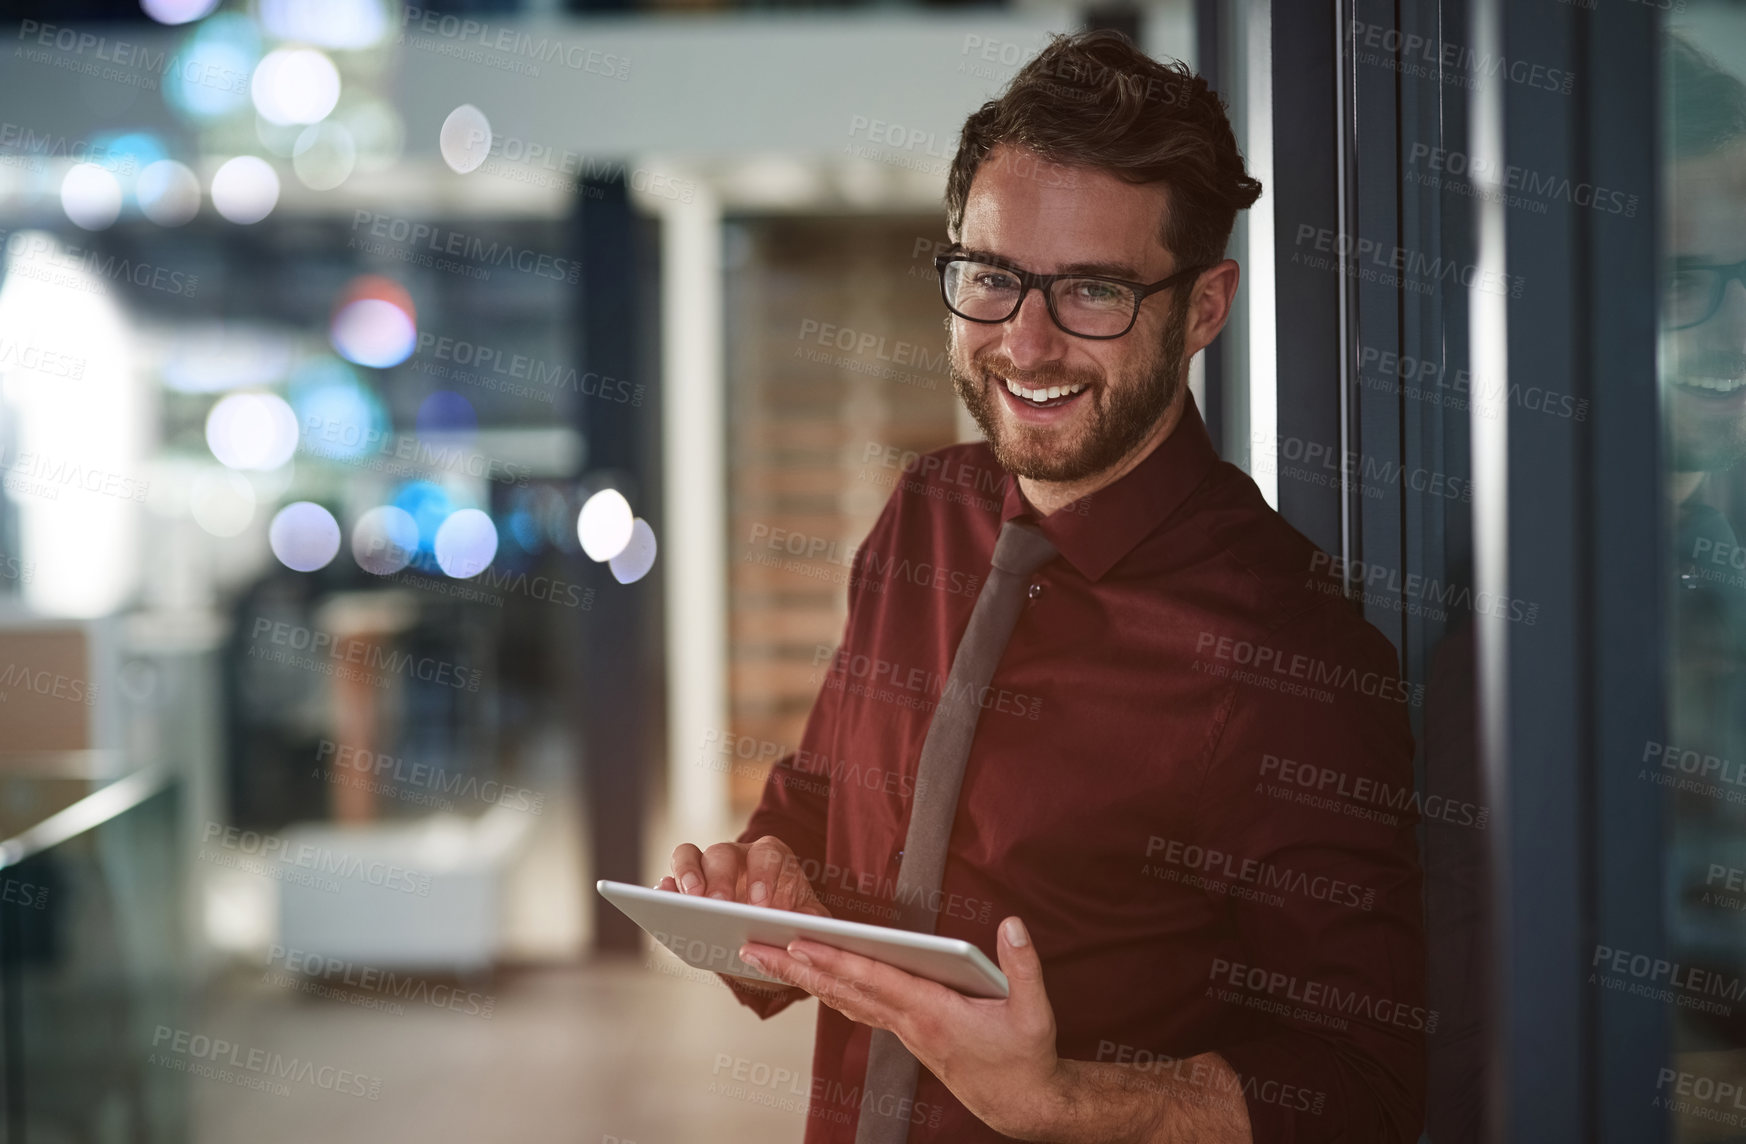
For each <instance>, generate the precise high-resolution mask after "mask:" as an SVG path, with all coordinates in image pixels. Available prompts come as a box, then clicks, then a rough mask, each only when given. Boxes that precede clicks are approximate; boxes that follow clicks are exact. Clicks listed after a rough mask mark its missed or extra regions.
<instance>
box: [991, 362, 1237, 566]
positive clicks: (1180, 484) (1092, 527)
mask: <svg viewBox="0 0 1746 1144" xmlns="http://www.w3.org/2000/svg"><path fill="white" fill-rule="evenodd" d="M1218 459H1219V458H1218V453H1217V452H1216V451H1214V449H1213V445H1212V438H1211V437H1210V436H1208V435H1207V431H1206V423H1205V422H1204V421H1202V420H1201V416H1200V409H1199V408H1198V407H1197V406H1196V405H1195V403H1194V394H1193V393H1190V394H1189V395H1188V398H1187V400H1186V401H1185V402H1184V403H1183V407H1182V417H1181V419H1180V420H1179V421H1178V422H1177V423H1176V428H1175V429H1174V430H1172V431H1171V433H1170V436H1168V437H1166V438H1165V439H1164V440H1163V442H1161V443H1160V444H1159V445H1158V446H1157V448H1155V449H1153V450H1152V451H1151V452H1150V453H1148V454H1147V455H1146V458H1145V460H1143V461H1141V462H1140V463H1139V464H1138V465H1135V466H1134V467H1133V468H1132V469H1130V470H1128V471H1127V472H1126V473H1124V474H1123V475H1122V476H1121V478H1120V479H1118V480H1117V481H1115V482H1114V483H1113V484H1109V485H1105V486H1104V487H1103V488H1101V489H1099V490H1097V491H1096V492H1095V493H1092V494H1090V495H1089V496H1085V497H1081V498H1080V499H1079V500H1077V501H1074V502H1073V503H1072V504H1070V505H1065V506H1063V507H1062V508H1059V509H1057V510H1055V511H1054V512H1052V513H1050V514H1049V515H1048V516H1045V517H1041V518H1038V516H1037V513H1036V510H1035V509H1033V508H1032V507H1031V506H1030V505H1029V504H1028V503H1027V502H1026V501H1025V498H1024V495H1023V494H1022V493H1020V492H1019V485H1018V478H1016V477H1014V476H1013V475H1012V474H1011V473H1008V474H1007V475H1006V498H1005V503H1004V504H1003V506H1002V508H1001V513H1000V520H1001V523H1002V524H1005V523H1006V522H1007V521H1009V520H1012V519H1014V518H1015V517H1021V516H1022V517H1025V518H1027V519H1029V520H1032V521H1034V522H1036V524H1037V526H1038V527H1039V528H1041V529H1042V530H1043V535H1044V536H1047V537H1048V538H1049V540H1050V541H1051V542H1052V543H1053V544H1054V545H1055V547H1056V548H1058V549H1060V551H1061V555H1062V556H1064V557H1066V558H1067V562H1068V563H1070V564H1072V565H1073V567H1074V568H1076V569H1078V571H1079V573H1080V575H1082V576H1084V577H1085V578H1086V579H1087V580H1091V581H1097V580H1101V579H1103V576H1104V574H1105V573H1107V572H1108V571H1109V570H1110V569H1111V568H1113V567H1115V565H1116V562H1117V561H1119V560H1121V558H1122V557H1124V556H1126V555H1127V554H1128V553H1129V552H1132V551H1133V549H1134V546H1135V545H1137V544H1139V543H1140V541H1141V540H1143V539H1145V538H1146V537H1147V536H1148V535H1150V534H1151V533H1152V531H1153V530H1154V529H1156V528H1157V527H1158V526H1159V525H1160V524H1162V523H1163V522H1164V520H1165V518H1167V517H1168V516H1169V515H1170V514H1171V513H1172V512H1174V511H1175V509H1176V507H1177V506H1178V505H1180V504H1181V503H1182V502H1183V501H1184V500H1185V499H1186V498H1187V497H1188V494H1189V493H1190V492H1191V491H1193V489H1194V488H1195V486H1197V485H1199V484H1200V482H1201V481H1202V479H1204V478H1205V477H1206V475H1207V473H1208V472H1210V471H1211V470H1212V467H1213V466H1214V465H1215V464H1217V463H1218Z"/></svg>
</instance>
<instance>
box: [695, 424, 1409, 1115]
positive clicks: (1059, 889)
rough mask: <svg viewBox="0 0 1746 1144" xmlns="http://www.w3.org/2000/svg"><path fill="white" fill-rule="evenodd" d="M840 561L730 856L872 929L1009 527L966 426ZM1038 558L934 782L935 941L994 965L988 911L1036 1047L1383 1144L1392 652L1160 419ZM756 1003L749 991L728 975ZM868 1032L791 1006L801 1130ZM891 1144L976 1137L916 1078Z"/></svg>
mask: <svg viewBox="0 0 1746 1144" xmlns="http://www.w3.org/2000/svg"><path fill="white" fill-rule="evenodd" d="M863 476H864V477H866V478H867V479H869V480H883V481H886V482H888V483H894V486H895V487H894V488H893V491H892V495H891V498H890V500H889V501H888V502H887V504H886V506H885V510H884V512H883V514H882V515H881V516H880V518H879V520H878V522H877V523H876V524H875V525H874V526H873V530H872V532H871V533H869V534H868V536H867V539H866V540H865V541H864V542H863V543H862V545H861V547H860V549H859V550H858V551H857V552H856V555H855V559H854V564H853V575H852V578H851V581H850V589H849V615H848V622H847V625H846V628H845V630H844V633H843V640H842V643H841V645H840V646H839V647H838V648H834V649H833V648H829V647H821V648H819V649H818V651H817V654H816V656H815V662H816V665H817V673H818V676H819V680H820V684H821V690H820V692H819V697H818V701H817V703H816V704H815V705H814V707H813V709H812V713H811V715H810V717H809V718H808V721H807V724H806V730H805V733H804V736H803V738H802V742H801V744H800V748H799V749H798V750H797V751H796V752H794V753H792V754H790V755H789V756H787V757H785V758H784V759H782V760H781V761H780V762H779V763H778V764H777V765H776V766H775V768H774V769H773V770H772V771H771V774H770V778H769V780H768V782H767V784H766V786H765V789H764V794H763V797H762V799H761V801H760V802H759V804H758V807H757V809H756V811H754V812H753V814H752V817H751V819H750V821H749V823H748V824H747V826H746V829H745V831H744V832H743V833H742V834H741V835H740V836H739V840H740V841H751V840H753V839H755V838H758V837H761V836H763V835H766V834H773V835H775V836H777V837H778V838H781V839H782V840H783V841H784V842H786V843H787V844H788V845H789V846H790V847H792V848H793V850H794V852H795V853H796V854H797V855H798V856H800V858H801V860H802V861H803V863H804V864H805V865H804V869H805V871H806V874H807V876H808V878H809V880H810V881H811V882H812V884H813V886H814V888H815V889H816V890H817V892H818V894H819V896H820V898H821V899H822V900H823V902H824V903H825V905H826V906H827V908H829V909H830V910H831V911H832V912H833V913H834V914H835V915H837V916H838V917H845V918H851V919H856V920H861V921H870V922H888V921H889V920H890V918H891V914H890V908H889V903H890V902H891V900H892V896H893V893H894V891H895V884H896V876H897V870H898V852H899V850H900V848H901V847H902V846H903V839H904V834H905V831H906V830H907V827H908V822H909V811H910V806H911V803H912V800H913V797H914V794H915V790H914V787H915V775H916V766H917V762H918V759H919V756H920V754H921V745H922V739H923V737H924V736H925V735H926V733H927V728H928V721H929V719H930V718H931V717H932V711H933V706H934V704H935V703H936V702H937V701H938V699H939V697H940V695H941V693H942V689H943V688H944V686H945V684H946V679H947V675H948V673H949V672H950V670H951V663H952V656H953V652H954V651H955V649H956V647H957V644H958V640H959V637H960V636H961V635H962V634H963V632H964V629H965V627H966V626H967V625H968V623H969V618H970V610H971V607H972V605H973V604H974V602H975V597H976V593H977V591H979V590H980V587H981V583H982V580H983V578H984V577H985V575H986V573H987V570H988V567H989V561H990V558H991V556H992V554H993V551H994V542H995V537H996V535H997V533H998V531H999V529H1000V526H1001V523H1002V522H1003V521H1006V520H1008V519H1011V518H1013V517H1016V516H1021V515H1029V516H1031V517H1032V518H1034V517H1035V514H1034V513H1033V512H1032V511H1031V510H1030V508H1029V506H1028V505H1027V504H1026V502H1025V500H1024V498H1023V496H1022V495H1021V493H1020V492H1019V489H1018V486H1017V482H1016V481H1014V480H1013V479H1012V478H1011V477H1010V476H1009V475H1008V474H1006V473H1005V472H1004V471H1003V470H1001V469H1000V468H999V467H998V466H997V465H996V463H995V461H994V459H993V454H992V452H991V450H990V449H989V448H988V446H987V445H986V444H981V443H978V444H974V445H955V446H952V447H950V448H946V449H942V450H940V451H938V452H935V453H931V454H928V455H927V456H926V457H924V458H921V459H920V461H919V463H916V462H915V461H914V459H913V458H912V464H911V466H910V468H909V469H908V470H901V469H898V468H895V467H892V468H885V467H881V466H880V465H879V464H878V463H877V462H875V463H874V464H872V465H870V466H869V467H868V469H867V470H866V471H865V472H864V474H863ZM1041 527H1042V529H1043V531H1044V532H1045V533H1046V534H1047V535H1048V536H1049V538H1050V539H1051V540H1052V541H1053V542H1054V543H1055V545H1056V546H1057V548H1059V550H1060V555H1059V556H1057V557H1055V558H1054V559H1053V560H1051V561H1049V562H1048V563H1046V564H1044V565H1043V566H1042V568H1041V569H1039V570H1038V571H1037V572H1036V573H1035V574H1034V575H1033V576H1032V578H1031V581H1032V586H1031V588H1030V598H1029V599H1028V600H1027V602H1026V606H1025V611H1024V612H1023V614H1022V615H1021V616H1020V618H1019V621H1018V626H1017V629H1016V630H1015V631H1014V633H1013V636H1012V639H1011V642H1010V643H1009V644H1008V645H1007V648H1006V652H1005V654H1004V656H1003V657H1002V659H1001V661H1000V665H999V668H998V669H997V670H996V672H995V675H994V678H993V680H992V682H991V684H990V686H989V687H988V689H987V690H986V691H985V692H984V693H983V694H982V695H980V696H978V702H979V703H980V704H981V706H982V708H983V710H982V714H981V716H980V719H979V722H978V724H977V729H976V738H975V741H974V744H973V746H972V749H971V752H970V757H969V760H968V762H967V764H966V768H965V773H964V782H963V789H962V791H961V793H960V797H959V803H958V811H957V818H956V820H955V821H954V823H953V827H952V836H951V844H950V848H949V851H948V856H947V860H946V866H945V873H944V877H943V882H942V885H941V889H940V894H939V897H938V899H937V906H938V909H939V924H938V927H937V932H939V933H941V934H944V935H947V936H950V937H958V938H963V939H965V940H968V941H970V942H973V943H975V944H976V945H978V946H979V947H981V948H982V950H983V951H984V952H985V953H987V954H988V956H989V957H990V959H993V958H994V957H995V927H996V925H997V924H998V923H999V922H1000V920H1001V919H1002V918H1004V917H1006V916H1007V915H1009V914H1017V915H1018V916H1019V917H1021V918H1022V919H1023V920H1024V922H1025V925H1026V926H1027V927H1028V928H1029V930H1030V933H1031V936H1032V939H1033V940H1034V941H1035V943H1036V949H1037V952H1038V954H1039V955H1040V956H1041V958H1042V963H1043V980H1044V984H1045V986H1046V988H1047V990H1048V994H1049V999H1050V1001H1051V1003H1052V1004H1053V1006H1054V1011H1055V1020H1056V1024H1057V1026H1058V1034H1057V1044H1056V1047H1057V1051H1058V1052H1059V1053H1060V1055H1061V1056H1062V1057H1064V1058H1071V1059H1077V1060H1085V1061H1106V1062H1120V1063H1128V1064H1141V1065H1144V1066H1146V1067H1147V1068H1148V1069H1150V1070H1153V1071H1155V1072H1157V1073H1159V1074H1167V1075H1171V1076H1175V1077H1177V1078H1179V1079H1181V1080H1185V1081H1190V1082H1192V1083H1193V1084H1194V1085H1195V1086H1197V1087H1196V1088H1195V1089H1194V1090H1193V1091H1205V1092H1206V1093H1207V1094H1208V1096H1209V1097H1210V1096H1212V1095H1214V1093H1213V1091H1212V1090H1211V1089H1210V1087H1205V1086H1208V1085H1209V1084H1210V1082H1209V1081H1208V1080H1207V1078H1206V1077H1205V1075H1204V1073H1200V1074H1197V1073H1196V1072H1195V1070H1194V1069H1193V1068H1192V1066H1190V1065H1189V1064H1187V1063H1186V1058H1189V1057H1192V1056H1194V1055H1196V1054H1198V1053H1204V1052H1208V1051H1215V1052H1217V1053H1219V1054H1220V1055H1221V1056H1223V1058H1224V1059H1225V1060H1226V1061H1227V1062H1229V1064H1230V1065H1231V1067H1232V1069H1234V1070H1235V1071H1236V1072H1237V1073H1238V1074H1239V1076H1240V1078H1241V1080H1240V1083H1241V1085H1242V1091H1243V1094H1244V1099H1245V1102H1246V1104H1247V1106H1248V1111H1249V1119H1250V1123H1251V1124H1252V1126H1253V1131H1254V1138H1255V1140H1256V1141H1257V1142H1258V1144H1263V1142H1265V1144H1272V1142H1276V1141H1312V1140H1334V1139H1343V1140H1363V1141H1367V1142H1369V1141H1391V1140H1402V1141H1412V1140H1416V1139H1417V1138H1418V1135H1419V1130H1420V1125H1421V1122H1422V1119H1423V1104H1424V1088H1425V1066H1424V1055H1425V1045H1424V1038H1425V1036H1426V1035H1427V1034H1429V1033H1434V1032H1435V1027H1436V1014H1435V1013H1430V1012H1427V1011H1426V1010H1425V1008H1424V981H1423V976H1424V964H1425V949H1424V932H1423V922H1422V907H1421V900H1420V880H1421V875H1420V868H1419V859H1418V850H1417V844H1416V841H1415V835H1414V825H1415V823H1416V822H1417V819H1418V814H1417V813H1416V809H1417V807H1416V796H1415V795H1414V793H1413V791H1414V787H1413V773H1412V754H1413V744H1412V736H1411V732H1410V730H1409V723H1408V712H1407V707H1408V705H1409V704H1414V703H1417V702H1419V701H1420V692H1419V690H1418V688H1417V687H1415V686H1412V685H1408V684H1404V683H1403V682H1402V681H1401V680H1400V678H1399V676H1398V673H1397V668H1396V658H1395V653H1394V650H1393V648H1392V646H1391V645H1390V644H1389V642H1388V641H1387V639H1385V638H1384V637H1383V636H1382V634H1381V633H1380V632H1378V631H1377V630H1376V629H1375V628H1373V627H1371V626H1370V625H1369V624H1367V623H1365V622H1364V621H1363V620H1362V619H1361V618H1360V617H1359V616H1358V615H1356V613H1355V612H1354V611H1353V609H1352V607H1351V606H1350V605H1349V604H1348V603H1347V602H1346V601H1345V600H1344V599H1343V598H1342V597H1341V596H1340V595H1339V594H1338V591H1337V586H1336V585H1334V584H1333V583H1332V582H1331V581H1330V580H1329V579H1328V576H1327V572H1328V570H1329V566H1330V563H1331V562H1330V561H1329V560H1328V558H1327V557H1326V556H1325V555H1324V554H1322V553H1320V552H1319V551H1318V550H1317V549H1316V548H1315V547H1314V546H1313V545H1312V544H1311V543H1310V542H1309V541H1308V540H1307V539H1305V538H1304V537H1303V536H1302V535H1301V534H1299V533H1298V532H1296V531H1295V530H1294V529H1292V528H1291V527H1290V526H1289V525H1287V524H1286V523H1285V521H1284V520H1283V519H1282V518H1281V517H1280V516H1279V515H1278V514H1277V513H1275V512H1274V511H1273V510H1272V509H1270V508H1269V507H1268V506H1267V504H1266V502H1265V500H1264V499H1263V498H1262V496H1261V494H1260V492H1259V490H1257V489H1256V487H1255V485H1254V483H1253V482H1252V481H1250V479H1249V478H1248V477H1247V476H1246V475H1245V474H1244V473H1243V472H1242V471H1241V470H1239V469H1237V468H1235V467H1234V466H1232V465H1229V464H1226V463H1224V462H1222V461H1220V460H1219V459H1218V457H1217V455H1216V454H1215V453H1214V451H1213V448H1212V443H1211V441H1210V439H1209V438H1208V436H1207V432H1206V429H1205V427H1204V425H1203V423H1202V421H1201V418H1200V414H1199V412H1198V411H1197V410H1196V408H1195V407H1194V404H1193V402H1192V400H1191V401H1190V402H1189V404H1188V406H1187V409H1186V411H1185V413H1184V416H1183V418H1182V421H1181V423H1180V424H1179V425H1178V427H1177V429H1176V430H1175V431H1174V432H1173V433H1172V434H1171V436H1170V437H1169V438H1168V439H1167V440H1166V441H1165V442H1164V443H1163V444H1162V445H1160V446H1159V447H1158V448H1157V449H1156V450H1154V451H1153V452H1152V453H1151V454H1150V455H1149V456H1148V457H1147V458H1146V459H1145V460H1144V461H1142V462H1141V463H1140V465H1139V466H1138V467H1136V468H1135V469H1134V470H1132V471H1131V472H1129V473H1128V474H1127V475H1126V476H1124V477H1122V478H1121V479H1120V480H1119V481H1116V482H1115V483H1114V484H1112V485H1110V486H1108V487H1106V488H1104V489H1102V490H1100V491H1099V492H1097V493H1096V494H1094V495H1093V496H1091V497H1089V498H1086V499H1085V500H1083V501H1080V502H1078V503H1077V504H1075V505H1071V506H1068V507H1067V508H1064V509H1062V510H1060V511H1058V512H1055V513H1052V514H1050V515H1049V516H1047V517H1045V518H1042V520H1041ZM730 983H731V984H733V987H734V992H735V993H736V995H737V996H738V997H739V998H740V999H741V1001H743V1002H744V1003H745V1004H747V1005H748V1006H750V1007H751V1008H753V1009H754V1010H756V1011H757V1012H758V1013H759V1014H760V1015H761V1016H769V1015H771V1014H772V1013H775V1012H777V1011H779V1010H780V1009H782V1008H784V1007H785V1006H787V1005H788V1004H790V1003H791V1002H793V1001H794V1000H796V999H798V998H801V997H804V996H805V994H803V993H801V992H799V991H798V990H794V989H785V990H783V991H781V992H779V993H777V994H775V995H774V996H772V995H770V994H768V993H759V992H756V991H755V990H754V989H753V988H750V987H748V985H747V984H743V983H740V982H739V980H738V979H735V980H734V981H733V982H730ZM869 1034H870V1030H869V1029H868V1028H867V1027H866V1026H864V1025H859V1024H856V1023H854V1022H852V1021H850V1020H849V1019H848V1018H846V1017H844V1016H843V1015H842V1014H840V1013H838V1012H837V1011H836V1010H834V1009H831V1008H829V1007H828V1006H824V1005H820V1006H819V1013H818V1027H817V1038H816V1042H815V1047H814V1052H813V1076H812V1086H811V1091H810V1102H811V1105H810V1109H809V1115H808V1119H807V1128H806V1137H805V1138H806V1142H807V1144H852V1142H853V1140H854V1136H855V1124H856V1119H857V1116H858V1113H859V1108H860V1085H861V1081H862V1079H863V1077H864V1074H865V1069H866V1059H867V1044H868V1037H869ZM910 1119H911V1123H912V1127H911V1130H910V1135H909V1139H910V1141H911V1142H912V1144H919V1142H923V1141H950V1142H952V1144H963V1142H974V1141H995V1140H1005V1139H1007V1137H1004V1136H1001V1135H999V1134H998V1133H996V1132H994V1131H993V1130H992V1129H990V1128H988V1127H987V1126H986V1125H984V1124H983V1123H982V1122H980V1121H979V1120H977V1119H976V1118H975V1117H974V1116H972V1115H971V1114H970V1112H969V1111H968V1110H966V1109H965V1108H964V1107H963V1105H961V1104H959V1103H958V1101H957V1100H956V1099H955V1098H954V1097H953V1096H952V1094H951V1092H949V1091H948V1090H947V1089H946V1088H945V1086H944V1085H943V1084H941V1083H940V1082H939V1080H938V1079H936V1078H935V1077H934V1076H933V1075H932V1074H931V1073H929V1072H928V1071H927V1070H926V1069H923V1070H922V1072H921V1075H920V1078H919V1082H918V1085H917V1090H916V1094H915V1103H914V1106H913V1108H912V1109H911V1111H910Z"/></svg>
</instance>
